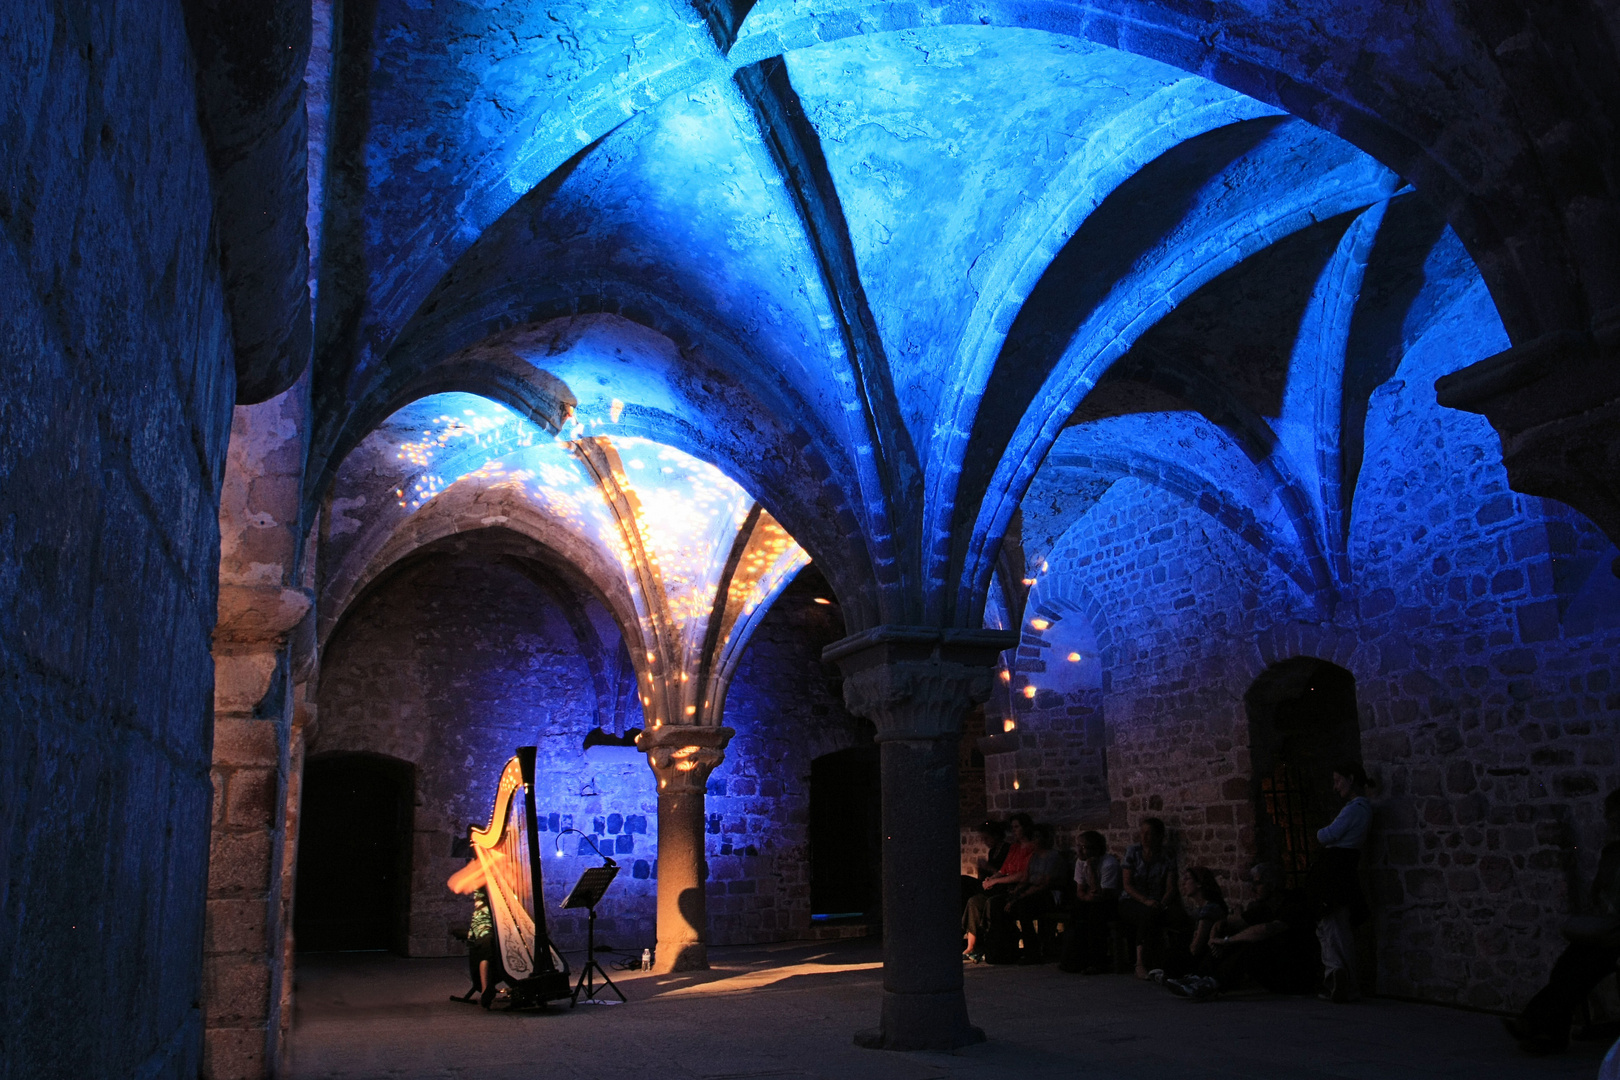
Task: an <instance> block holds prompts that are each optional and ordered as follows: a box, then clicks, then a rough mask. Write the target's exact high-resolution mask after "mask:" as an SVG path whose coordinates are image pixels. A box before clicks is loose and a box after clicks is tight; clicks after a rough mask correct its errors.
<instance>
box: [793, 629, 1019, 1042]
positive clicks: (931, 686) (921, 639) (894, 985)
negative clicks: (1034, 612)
mask: <svg viewBox="0 0 1620 1080" xmlns="http://www.w3.org/2000/svg"><path fill="white" fill-rule="evenodd" d="M1017 640H1018V635H1017V634H1016V633H1014V632H1010V631H1002V630H939V629H932V628H929V627H918V626H879V627H875V628H873V629H871V630H868V631H865V632H863V633H860V634H856V635H854V636H852V637H847V638H845V639H843V640H842V641H838V642H834V643H833V644H832V645H829V646H828V647H827V648H826V650H825V651H824V652H823V653H822V656H823V658H825V659H827V660H829V661H833V662H835V663H837V664H838V666H839V668H840V669H841V670H842V671H843V673H844V702H845V704H846V705H847V706H848V707H849V710H850V711H851V712H853V713H855V714H856V715H859V716H864V717H866V718H867V719H869V720H871V721H872V722H873V723H874V724H876V725H877V741H878V745H879V748H880V755H881V769H882V783H883V1012H882V1020H881V1025H880V1026H879V1027H878V1028H877V1029H876V1030H872V1031H863V1032H860V1033H859V1034H857V1035H856V1036H855V1041H856V1042H857V1043H859V1044H860V1045H862V1046H868V1047H874V1048H881V1049H887V1050H949V1049H952V1048H954V1047H958V1046H964V1045H966V1044H968V1043H974V1042H980V1041H982V1040H983V1039H984V1032H983V1031H981V1030H980V1029H979V1028H976V1027H974V1026H973V1025H972V1024H971V1023H969V1022H968V1015H967V1001H966V999H965V998H964V997H963V996H962V959H961V954H962V948H961V940H962V923H961V915H962V912H961V888H960V885H959V875H960V872H961V871H960V861H961V860H960V838H959V826H958V822H957V806H958V793H957V743H958V742H959V741H960V739H961V734H962V718H963V717H964V716H965V715H966V714H967V711H968V710H969V709H970V708H972V707H973V706H974V705H975V704H977V703H979V702H981V701H983V700H984V699H985V698H987V697H988V696H989V695H990V680H991V665H993V664H994V663H995V662H996V658H997V655H998V654H999V653H1000V652H1001V651H1002V650H1003V649H1008V648H1011V647H1013V646H1014V645H1016V644H1017Z"/></svg>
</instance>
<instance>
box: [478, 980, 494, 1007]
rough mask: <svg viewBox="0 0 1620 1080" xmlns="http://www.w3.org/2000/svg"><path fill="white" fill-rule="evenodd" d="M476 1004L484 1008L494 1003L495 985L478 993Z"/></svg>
mask: <svg viewBox="0 0 1620 1080" xmlns="http://www.w3.org/2000/svg"><path fill="white" fill-rule="evenodd" d="M478 1004H480V1005H482V1006H483V1007H484V1008H486V1009H487V1008H489V1007H490V1006H491V1005H493V1004H495V987H493V986H491V987H489V988H488V989H487V990H485V991H484V992H483V993H482V994H479V995H478Z"/></svg>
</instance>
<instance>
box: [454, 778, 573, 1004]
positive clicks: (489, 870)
mask: <svg viewBox="0 0 1620 1080" xmlns="http://www.w3.org/2000/svg"><path fill="white" fill-rule="evenodd" d="M534 757H535V748H534V747H532V746H520V747H518V748H517V750H516V751H515V752H514V753H513V755H512V757H511V759H510V760H508V761H507V763H506V766H505V767H504V768H503V769H502V770H501V778H500V780H499V782H498V783H497V784H496V787H495V803H494V805H493V806H492V807H491V808H490V812H489V825H488V826H487V827H485V828H483V829H479V828H477V827H473V828H472V829H470V830H468V834H469V839H470V840H471V841H472V849H473V854H474V855H476V856H477V858H478V863H479V865H480V866H481V867H482V868H483V871H484V877H485V879H486V882H487V887H488V891H489V909H490V914H491V915H492V916H493V917H494V923H495V940H496V944H497V947H498V950H499V955H500V959H501V966H502V967H503V968H504V969H505V971H506V982H507V985H508V986H510V987H511V988H512V1007H514V1008H523V1007H526V1006H533V1005H543V1004H544V1003H545V1002H547V1001H557V1000H559V999H561V998H565V997H569V996H570V995H571V993H572V990H571V988H570V987H569V985H568V983H569V978H568V975H569V973H568V961H567V960H565V959H564V958H563V956H562V954H561V953H559V952H558V951H557V950H556V948H554V947H553V946H552V944H551V938H550V936H549V935H548V934H547V933H546V913H545V900H544V896H545V893H544V891H543V885H544V878H543V877H542V876H541V872H540V838H539V819H538V818H537V816H536V812H535V805H534V799H535V793H534Z"/></svg>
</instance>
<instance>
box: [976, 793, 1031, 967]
mask: <svg viewBox="0 0 1620 1080" xmlns="http://www.w3.org/2000/svg"><path fill="white" fill-rule="evenodd" d="M1007 826H1008V828H1007V839H1008V840H1009V841H1011V843H1012V846H1011V847H1010V848H1008V850H1007V858H1006V859H1005V860H1004V861H1003V862H1002V864H1001V869H1000V870H998V871H997V872H996V873H995V874H993V875H992V876H990V877H987V878H985V879H984V891H983V892H981V893H980V894H979V895H977V896H975V897H972V898H971V899H969V900H968V902H967V907H965V908H964V909H963V910H962V932H963V933H964V934H966V935H967V948H966V949H965V950H964V951H963V953H962V958H963V959H964V960H971V961H972V962H973V963H975V964H977V963H980V962H982V961H983V960H984V953H983V952H982V951H980V945H981V944H982V942H983V938H984V937H985V935H986V934H987V933H988V932H989V930H990V928H991V925H992V922H993V921H994V922H998V923H999V922H1001V921H1003V920H1004V919H1005V917H1006V897H1005V896H1004V895H1003V894H1005V893H1007V892H1009V891H1011V890H1012V889H1014V888H1016V887H1017V886H1019V885H1022V884H1023V883H1024V881H1025V879H1026V878H1027V877H1028V876H1029V857H1030V856H1031V855H1033V854H1034V853H1035V845H1034V844H1033V843H1032V842H1031V840H1032V838H1033V837H1034V833H1035V821H1034V819H1033V818H1031V817H1030V816H1029V815H1028V814H1014V815H1013V816H1012V819H1011V820H1010V821H1009V822H1008V823H1007Z"/></svg>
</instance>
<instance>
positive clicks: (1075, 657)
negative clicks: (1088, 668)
mask: <svg viewBox="0 0 1620 1080" xmlns="http://www.w3.org/2000/svg"><path fill="white" fill-rule="evenodd" d="M1079 661H1080V654H1079V653H1077V652H1072V653H1070V654H1069V663H1071V664H1074V663H1078V662H1079Z"/></svg>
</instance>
